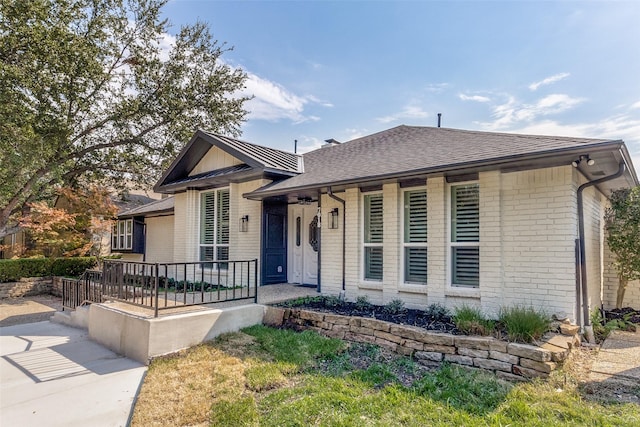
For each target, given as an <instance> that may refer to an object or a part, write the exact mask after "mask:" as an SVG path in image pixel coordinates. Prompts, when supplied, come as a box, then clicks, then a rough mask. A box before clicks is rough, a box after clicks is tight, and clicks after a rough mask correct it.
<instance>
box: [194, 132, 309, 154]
mask: <svg viewBox="0 0 640 427" xmlns="http://www.w3.org/2000/svg"><path fill="white" fill-rule="evenodd" d="M202 131H203V132H204V133H206V134H208V135H211V136H216V137H219V138H226V139H232V140H234V141H236V142H240V143H243V144H247V145H251V146H253V147H258V148H266V149H269V150H273V151H278V152H280V153H283V154H290V155H292V156H296V157H301V156H302V154H298V153H292V152H290V151H285V150H281V149H279V148H273V147H269V146H268V145H261V144H256V143H253V142H249V141H245V140H244V139H238V138H235V137H232V136H227V135H222V134H220V133H215V132H209V131H206V130H202Z"/></svg>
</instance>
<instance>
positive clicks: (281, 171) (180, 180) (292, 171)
mask: <svg viewBox="0 0 640 427" xmlns="http://www.w3.org/2000/svg"><path fill="white" fill-rule="evenodd" d="M211 147H218V148H220V149H221V150H223V151H225V152H226V153H228V154H230V155H232V156H233V157H235V158H237V159H239V160H240V161H242V162H244V164H242V165H237V167H231V168H223V169H219V170H215V171H208V172H206V173H201V174H198V175H194V176H189V173H190V172H191V171H192V170H193V169H194V168H195V167H196V165H197V164H198V163H199V162H200V160H202V158H203V157H204V156H205V154H207V152H208V151H209V150H210V149H211ZM302 172H303V162H302V156H300V155H298V154H293V153H288V152H286V151H281V150H276V149H274V148H269V147H263V146H260V145H256V144H251V143H249V142H245V141H241V140H239V139H234V138H230V137H227V136H222V135H218V134H214V133H209V132H205V131H203V130H198V131H196V133H195V135H194V136H193V137H192V138H191V141H189V143H188V144H187V145H186V146H185V147H184V148H183V149H182V150H181V151H180V153H179V154H178V156H177V158H176V159H175V160H174V161H173V163H172V164H171V166H169V168H168V169H167V170H166V171H165V173H164V174H163V175H162V177H161V178H160V180H159V181H158V183H157V184H156V185H155V186H154V190H155V191H157V192H169V193H170V192H177V191H181V190H184V189H185V188H186V184H189V185H192V186H198V185H199V184H201V185H203V186H206V185H211V184H217V183H218V182H219V181H220V179H228V180H229V181H233V180H236V181H241V180H243V179H251V178H256V177H258V176H262V175H264V174H266V175H271V176H276V177H278V176H282V177H290V176H293V175H296V174H300V173H302ZM223 177H224V178H223Z"/></svg>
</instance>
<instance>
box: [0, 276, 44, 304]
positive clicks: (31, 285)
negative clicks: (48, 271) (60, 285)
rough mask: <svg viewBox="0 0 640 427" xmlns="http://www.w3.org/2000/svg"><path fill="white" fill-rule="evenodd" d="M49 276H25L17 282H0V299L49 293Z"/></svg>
mask: <svg viewBox="0 0 640 427" xmlns="http://www.w3.org/2000/svg"><path fill="white" fill-rule="evenodd" d="M52 287H53V284H52V280H51V278H50V277H25V278H23V279H20V280H19V281H17V282H8V283H0V299H2V298H20V297H26V296H31V295H41V294H49V293H51V290H52Z"/></svg>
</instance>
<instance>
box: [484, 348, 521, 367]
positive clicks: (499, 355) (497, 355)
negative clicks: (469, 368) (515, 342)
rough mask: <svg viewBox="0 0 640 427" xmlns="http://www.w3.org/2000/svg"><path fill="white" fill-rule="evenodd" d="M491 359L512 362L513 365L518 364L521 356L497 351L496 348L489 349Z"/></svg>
mask: <svg viewBox="0 0 640 427" xmlns="http://www.w3.org/2000/svg"><path fill="white" fill-rule="evenodd" d="M489 359H494V360H499V361H501V362H507V363H511V364H512V365H517V364H518V362H519V361H520V358H519V357H518V356H514V355H511V354H508V353H503V352H501V351H495V350H489Z"/></svg>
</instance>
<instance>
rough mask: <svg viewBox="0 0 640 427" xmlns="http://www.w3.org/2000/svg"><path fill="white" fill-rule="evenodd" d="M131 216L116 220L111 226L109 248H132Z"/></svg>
mask: <svg viewBox="0 0 640 427" xmlns="http://www.w3.org/2000/svg"><path fill="white" fill-rule="evenodd" d="M133 226H134V224H133V218H128V219H119V220H116V221H115V222H114V224H113V227H112V228H111V250H116V251H131V250H133Z"/></svg>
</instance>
